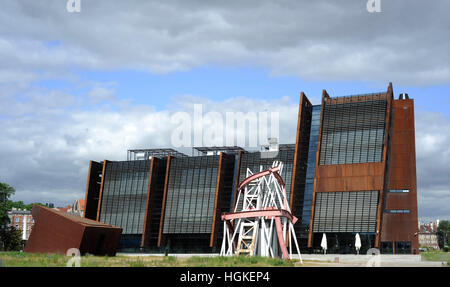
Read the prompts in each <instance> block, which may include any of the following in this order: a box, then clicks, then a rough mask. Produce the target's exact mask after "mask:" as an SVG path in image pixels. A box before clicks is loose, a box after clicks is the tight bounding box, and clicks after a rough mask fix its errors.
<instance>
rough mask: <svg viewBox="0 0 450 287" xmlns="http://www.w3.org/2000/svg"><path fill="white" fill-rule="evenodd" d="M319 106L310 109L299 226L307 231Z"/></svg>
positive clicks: (309, 216) (317, 135) (312, 187)
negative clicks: (306, 158)
mask: <svg viewBox="0 0 450 287" xmlns="http://www.w3.org/2000/svg"><path fill="white" fill-rule="evenodd" d="M321 107H322V106H320V105H318V106H313V107H312V118H311V131H310V140H309V148H308V163H307V167H306V180H305V193H304V199H303V212H302V217H301V224H302V225H305V226H306V229H309V224H310V220H311V206H312V198H313V190H314V177H315V171H316V153H317V143H318V142H319V128H320V110H321Z"/></svg>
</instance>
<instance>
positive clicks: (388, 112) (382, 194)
mask: <svg viewBox="0 0 450 287" xmlns="http://www.w3.org/2000/svg"><path fill="white" fill-rule="evenodd" d="M393 98H394V92H393V89H392V83H389V86H388V90H387V92H386V101H387V107H386V118H385V125H386V126H385V138H384V147H383V164H384V172H383V189H382V190H380V198H379V199H380V200H379V202H378V210H377V230H376V235H375V247H376V248H380V238H381V227H382V224H381V221H382V218H383V210H384V204H385V196H386V193H387V190H386V189H387V188H388V182H387V181H388V178H389V174H387V173H388V172H389V167H388V166H387V164H388V157H389V153H390V150H389V140H390V132H391V114H392V101H393Z"/></svg>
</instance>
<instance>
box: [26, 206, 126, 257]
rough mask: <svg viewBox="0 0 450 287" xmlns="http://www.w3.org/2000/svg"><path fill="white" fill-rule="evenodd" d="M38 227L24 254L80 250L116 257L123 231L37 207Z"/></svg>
mask: <svg viewBox="0 0 450 287" xmlns="http://www.w3.org/2000/svg"><path fill="white" fill-rule="evenodd" d="M31 213H32V215H33V218H34V221H35V224H34V227H33V229H32V231H31V234H30V237H29V239H28V242H27V244H26V246H25V249H24V251H25V252H30V253H37V252H39V253H57V254H66V252H67V251H68V250H69V249H70V248H77V249H79V250H80V253H81V254H86V253H89V254H93V255H102V256H103V255H108V256H114V255H115V253H116V250H117V248H118V246H119V241H120V235H121V234H122V228H119V227H115V226H111V225H108V224H105V223H101V222H98V221H94V220H90V219H86V218H82V217H78V216H75V215H71V214H69V213H66V212H61V211H57V210H55V209H51V208H47V207H43V206H39V205H34V206H33V209H32V211H31Z"/></svg>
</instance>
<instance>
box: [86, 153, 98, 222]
mask: <svg viewBox="0 0 450 287" xmlns="http://www.w3.org/2000/svg"><path fill="white" fill-rule="evenodd" d="M101 173H102V164H101V163H99V162H95V161H90V162H89V172H88V179H87V183H86V195H85V209H84V215H83V216H84V217H85V218H88V219H92V220H96V218H97V208H98V200H99V195H100V185H99V184H98V180H99V175H100V174H101Z"/></svg>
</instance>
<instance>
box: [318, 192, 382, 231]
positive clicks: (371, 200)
mask: <svg viewBox="0 0 450 287" xmlns="http://www.w3.org/2000/svg"><path fill="white" fill-rule="evenodd" d="M378 194H379V192H378V191H350V192H349V191H346V192H318V193H317V194H316V206H315V209H314V228H313V231H314V232H375V231H376V223H377V206H378Z"/></svg>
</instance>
